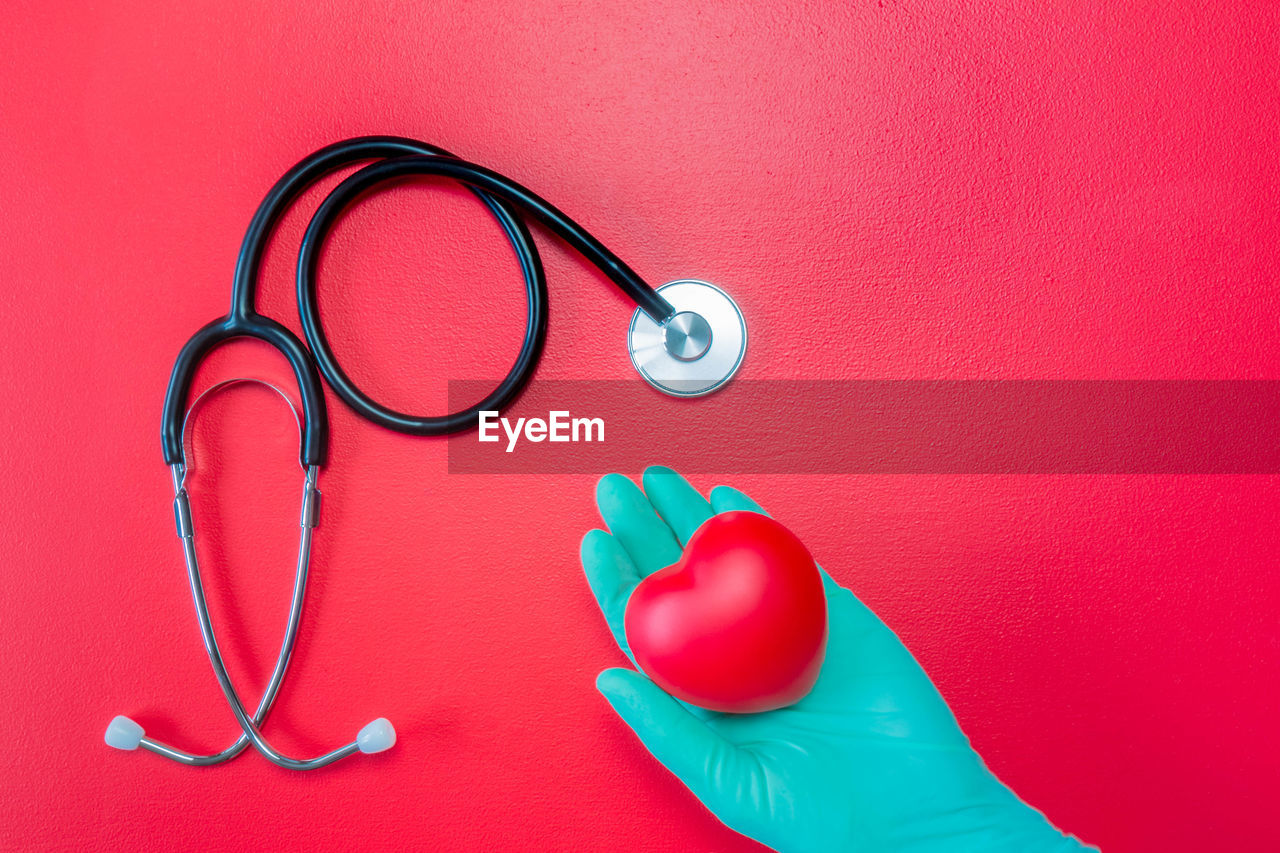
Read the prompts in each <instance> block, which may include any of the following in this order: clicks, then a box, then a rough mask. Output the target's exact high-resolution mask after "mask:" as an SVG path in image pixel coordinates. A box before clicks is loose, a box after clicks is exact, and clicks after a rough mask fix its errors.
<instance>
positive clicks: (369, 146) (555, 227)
mask: <svg viewBox="0 0 1280 853" xmlns="http://www.w3.org/2000/svg"><path fill="white" fill-rule="evenodd" d="M378 159H383V160H384V162H380V163H374V164H373V165H371V166H368V167H366V168H365V169H362V170H360V171H359V172H357V173H355V174H354V175H352V176H351V177H349V178H348V179H347V180H346V181H343V182H342V183H341V184H339V186H338V187H337V188H336V189H335V190H334V191H333V192H332V193H330V195H329V196H328V197H327V198H326V199H325V201H324V203H322V205H321V208H320V210H318V211H317V212H316V215H315V216H314V217H313V218H312V221H311V225H310V226H309V227H308V229H307V237H306V238H304V241H303V246H302V249H301V251H300V252H299V258H298V270H299V276H298V296H299V299H298V302H299V312H300V313H301V314H302V318H303V328H304V331H305V332H306V333H307V339H308V343H310V344H311V345H312V349H313V350H314V351H315V353H316V356H317V358H318V359H320V363H321V367H322V369H324V370H325V376H326V378H327V379H328V380H329V381H330V383H331V384H332V385H333V386H334V390H335V391H336V392H337V393H338V394H339V396H340V397H342V399H343V400H344V401H345V402H346V403H347V404H348V405H350V406H351V407H352V408H353V409H355V410H356V411H357V412H358V413H359V414H361V415H362V416H364V417H366V418H368V419H369V420H371V421H373V422H374V423H378V424H380V425H382V426H386V427H387V428H389V429H394V430H398V431H401V432H410V433H414V434H419V435H440V434H444V433H448V432H455V431H457V430H460V429H465V428H466V427H468V426H471V425H473V424H474V418H475V413H476V412H477V411H479V410H480V409H481V408H489V407H492V408H495V409H498V408H501V406H502V405H503V404H505V403H508V402H510V401H511V400H512V399H514V398H515V397H516V396H517V395H518V394H519V392H520V391H521V390H522V389H523V388H524V385H525V384H526V383H527V382H528V379H529V377H530V375H531V374H532V371H533V368H534V367H535V366H536V364H537V361H538V358H539V356H540V355H541V353H542V348H543V344H544V342H545V340H546V322H547V312H546V303H547V291H546V279H545V276H544V275H543V272H542V263H541V259H540V258H539V256H538V253H537V249H536V247H535V246H534V244H533V240H532V238H531V237H530V235H529V233H528V229H527V228H526V227H525V225H524V223H523V222H522V221H521V220H520V218H519V216H517V215H516V214H515V213H514V211H512V210H511V208H510V207H509V206H508V205H507V204H506V203H504V201H503V200H505V201H506V202H511V203H514V204H515V205H517V206H519V207H520V208H522V209H523V210H525V211H526V212H528V213H529V214H530V215H532V216H533V217H534V218H535V219H537V220H538V221H540V222H542V223H543V224H544V225H546V226H547V227H548V228H550V229H551V230H552V231H553V232H554V233H556V234H557V235H559V236H560V237H561V238H562V239H564V240H565V241H566V242H568V243H569V244H570V245H571V246H573V247H574V248H575V249H577V250H578V251H579V252H581V253H582V254H583V255H584V256H585V257H586V258H587V260H589V261H591V263H593V264H594V265H595V266H597V267H598V268H599V269H600V270H601V271H602V272H604V273H605V275H607V276H608V277H609V278H610V279H611V280H612V281H613V282H614V283H615V284H617V286H618V287H619V288H620V289H621V290H622V291H623V292H624V293H625V294H627V295H628V296H629V297H631V298H632V299H633V300H634V301H635V302H636V303H637V305H639V306H640V308H641V309H642V310H643V311H644V312H645V313H646V314H648V315H649V316H650V317H652V318H653V319H654V320H655V321H657V322H663V321H665V320H666V319H668V318H669V317H670V316H671V315H672V314H673V313H674V310H673V309H672V307H671V305H670V303H668V302H667V301H666V300H665V299H663V298H662V297H661V296H660V295H659V294H658V293H657V292H656V291H654V290H653V289H652V288H650V287H649V286H648V285H647V284H645V282H644V281H643V280H642V279H641V278H640V277H639V276H638V275H636V274H635V272H633V271H632V270H631V269H630V268H629V267H628V266H627V265H626V264H624V263H623V262H622V261H621V260H620V259H619V258H618V257H617V256H616V255H614V254H613V253H612V252H610V251H609V250H608V249H607V248H605V246H604V245H603V244H601V243H600V242H599V241H598V240H596V239H595V238H594V237H592V236H591V235H590V234H588V233H587V232H586V231H585V230H584V229H583V228H582V227H581V226H579V225H577V223H575V222H573V220H571V219H569V218H568V217H567V216H565V215H564V214H563V213H561V212H560V211H559V210H557V209H556V208H555V207H553V206H552V205H551V204H549V203H548V202H546V201H545V200H543V199H542V198H540V197H538V196H537V195H535V194H534V193H533V192H531V191H529V190H528V189H525V188H524V187H522V186H520V185H519V184H517V183H515V182H514V181H510V180H508V179H507V178H504V177H503V176H501V175H499V174H497V173H496V172H492V171H490V170H488V169H485V168H483V167H480V166H476V165H474V164H471V163H466V162H464V161H462V160H458V159H456V158H454V157H453V155H451V154H449V152H447V151H445V150H443V149H441V148H436V147H435V146H432V145H428V144H426V143H424V142H418V141H416V140H413V139H405V138H403V137H395V136H366V137H358V138H356V139H348V140H345V141H343V142H338V143H335V144H333V145H330V146H327V147H325V148H322V149H320V150H319V151H316V152H315V153H313V154H311V155H310V156H309V157H307V158H305V159H304V160H302V161H301V162H299V163H298V164H297V165H295V166H294V167H293V168H292V169H290V170H289V171H288V172H287V173H285V175H284V176H283V177H282V178H280V180H279V181H277V182H276V184H275V185H274V186H273V187H272V188H271V190H270V191H269V192H268V193H267V195H266V198H264V199H263V201H262V203H261V204H260V205H259V206H258V210H257V212H256V213H255V214H254V216H253V219H252V220H251V221H250V223H249V228H248V230H247V231H246V233H245V237H244V241H243V243H242V244H241V247H240V255H239V258H238V259H237V262H236V273H235V281H234V284H233V286H232V291H231V310H230V311H229V312H228V314H227V315H226V316H225V317H222V318H219V319H217V320H214V321H213V322H212V323H209V324H208V325H206V326H204V327H203V328H202V329H200V331H198V332H197V333H196V334H195V335H194V336H193V337H192V338H191V340H189V341H188V342H187V344H186V345H185V346H184V347H183V348H182V351H181V352H180V353H179V354H178V359H177V361H176V362H175V364H174V367H173V373H172V374H171V376H170V379H169V388H168V391H167V393H166V395H165V402H164V415H163V421H162V427H161V440H162V444H163V448H164V458H165V462H166V464H170V465H173V464H177V463H180V462H182V461H183V449H182V421H183V417H184V414H185V412H186V405H187V399H188V396H189V394H190V390H191V382H192V380H193V378H194V376H195V372H196V368H197V367H198V366H199V364H200V361H201V360H202V359H203V358H204V357H205V355H207V354H208V353H209V351H210V350H212V349H214V348H215V347H217V346H218V345H220V344H222V343H224V342H226V341H228V340H230V339H232V338H236V337H253V338H257V339H259V340H262V341H265V342H266V343H268V344H269V345H271V346H273V347H274V348H276V349H277V350H279V351H280V352H281V353H282V354H283V355H284V356H285V358H286V359H287V360H288V361H289V364H290V366H291V367H292V368H293V372H294V377H295V378H296V379H297V382H298V387H299V391H300V393H301V396H302V408H303V416H304V423H303V436H302V446H301V448H300V452H299V457H300V461H301V462H302V464H303V465H323V464H324V462H325V460H326V457H327V454H328V432H329V421H328V412H327V410H326V408H325V402H324V392H323V389H322V388H321V385H320V377H319V374H318V373H317V369H316V364H315V362H313V361H312V359H311V358H310V357H309V355H308V353H307V351H306V348H305V347H303V346H302V343H301V341H299V340H298V338H297V336H295V335H294V334H293V333H292V332H290V331H289V330H288V329H286V328H285V327H284V326H282V325H280V324H279V323H277V322H276V321H274V320H272V319H270V318H268V317H263V316H262V315H260V314H258V313H257V311H256V309H255V290H256V285H257V278H258V270H259V268H260V266H261V262H262V256H263V253H264V252H265V250H266V246H267V243H268V242H269V239H270V237H271V234H272V233H273V231H274V228H275V225H276V223H277V222H278V221H279V220H280V217H281V216H282V215H283V214H284V212H285V211H286V210H288V208H289V206H290V205H291V204H292V203H293V201H294V200H295V199H296V198H297V197H298V196H299V195H300V194H301V193H302V192H303V191H305V190H306V189H307V188H308V187H310V186H311V185H312V184H314V183H315V182H316V181H318V180H320V179H321V178H323V177H324V176H325V175H327V174H330V173H331V172H333V171H335V170H337V169H340V168H342V167H344V166H349V165H351V164H353V163H358V162H363V161H366V160H378ZM388 164H391V165H388ZM383 170H386V171H385V172H384V171H383ZM411 174H416V175H424V174H425V175H440V176H443V177H449V178H454V179H455V180H459V181H461V182H463V183H465V184H467V185H468V186H470V188H471V189H472V191H473V192H474V193H475V194H476V196H477V197H478V198H479V199H480V200H481V201H482V202H483V203H484V204H485V206H486V207H488V208H489V210H490V212H491V213H492V214H493V215H494V216H495V218H496V219H497V220H498V222H499V224H500V225H501V226H502V228H503V231H504V232H505V233H506V235H507V238H508V240H510V241H511V244H512V248H513V249H514V250H515V252H516V255H517V257H518V259H519V260H520V265H521V269H522V271H523V273H524V276H525V284H526V292H527V294H528V300H529V305H528V314H527V324H526V327H525V337H524V342H523V344H522V346H521V351H520V354H519V356H518V357H517V358H516V363H515V365H514V366H513V367H512V370H511V373H509V374H508V376H507V378H506V379H504V380H503V382H502V383H501V384H500V385H499V386H498V388H496V389H495V390H494V392H493V393H492V394H490V395H489V397H487V398H485V400H483V401H481V403H479V404H477V405H475V406H472V407H471V408H470V409H467V410H465V411H462V412H458V413H455V414H452V415H445V416H442V417H411V416H407V415H403V414H400V413H398V412H395V411H392V410H390V409H387V408H386V407H384V406H381V405H379V404H378V403H376V402H374V401H373V400H371V399H369V398H368V397H367V396H366V395H365V394H363V393H362V392H360V390H359V389H358V388H356V387H355V385H354V384H353V383H352V382H351V381H350V379H349V378H348V377H347V376H346V375H345V374H344V373H343V372H342V370H341V368H340V367H339V366H338V364H337V361H336V360H335V359H334V358H333V353H332V350H331V349H330V348H329V346H328V341H327V340H325V339H324V335H323V331H322V330H321V327H320V323H319V312H318V310H317V309H316V304H315V303H316V297H315V268H316V264H317V263H318V260H319V252H320V247H321V245H322V244H323V241H324V237H325V236H326V235H327V233H328V231H329V229H330V228H331V227H332V225H333V222H334V221H336V218H337V216H338V215H339V214H340V213H341V212H342V210H343V209H345V208H346V207H347V206H349V205H350V203H351V202H352V201H354V199H355V197H356V196H358V195H359V194H360V193H361V192H364V191H365V190H367V189H368V188H370V187H372V186H373V184H376V183H379V182H381V181H384V180H391V179H392V178H394V177H398V176H401V175H411ZM362 176H363V177H362ZM353 185H355V186H356V188H355V189H352V186H353ZM344 188H346V189H345V190H344ZM335 196H337V198H336V199H335ZM495 196H496V197H495ZM326 210H327V211H330V212H329V213H326V214H325V215H324V216H323V217H322V215H321V214H322V212H324V211H326ZM304 270H309V274H308V275H306V276H304V274H303V271H304ZM307 294H309V296H308V295H307ZM308 314H310V318H308ZM309 319H310V323H309ZM309 324H310V326H312V327H313V328H314V331H312V330H311V329H309V328H308V325H309ZM317 344H319V346H318V345H317ZM330 370H331V372H330Z"/></svg>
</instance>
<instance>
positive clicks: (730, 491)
mask: <svg viewBox="0 0 1280 853" xmlns="http://www.w3.org/2000/svg"><path fill="white" fill-rule="evenodd" d="M710 498H711V508H712V509H713V510H715V511H716V512H717V513H722V512H734V511H737V510H744V511H746V512H758V513H760V514H761V515H768V514H769V513H767V512H765V511H764V508H763V507H761V506H760V504H758V503H756V502H755V501H754V500H752V499H751V498H750V497H748V496H747V495H746V494H744V493H743V492H740V491H738V490H737V489H735V488H734V487H733V486H716V487H715V488H714V489H712V490H711V495H710Z"/></svg>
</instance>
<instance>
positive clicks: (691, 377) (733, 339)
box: [627, 278, 747, 397]
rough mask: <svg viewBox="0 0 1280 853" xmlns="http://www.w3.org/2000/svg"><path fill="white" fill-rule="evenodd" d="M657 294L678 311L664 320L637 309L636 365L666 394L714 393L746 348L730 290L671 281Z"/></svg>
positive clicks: (631, 339) (631, 340)
mask: <svg viewBox="0 0 1280 853" xmlns="http://www.w3.org/2000/svg"><path fill="white" fill-rule="evenodd" d="M658 293H659V294H661V295H662V297H663V298H664V299H666V300H667V301H668V302H670V303H671V307H673V308H675V310H676V313H675V314H674V315H673V316H672V317H671V318H670V319H669V320H667V321H666V322H665V323H662V324H659V323H655V322H654V321H653V319H652V318H651V317H649V316H648V315H647V314H645V313H644V312H643V311H641V310H640V309H636V312H635V314H633V315H632V317H631V328H630V330H629V332H628V333H627V349H628V350H629V351H630V353H631V363H632V364H634V365H635V368H636V370H637V371H638V372H639V373H640V375H641V376H643V377H644V380H645V381H646V382H648V383H649V384H650V385H652V386H653V387H654V388H657V389H658V390H659V391H661V392H663V393H664V394H670V395H671V396H673V397H700V396H702V395H703V394H710V393H711V392H712V391H715V390H716V389H717V388H719V387H720V386H721V385H724V384H725V383H726V382H728V381H729V380H730V379H731V378H732V377H733V374H735V373H737V371H738V367H739V365H741V364H742V357H743V356H744V355H745V354H746V352H747V324H746V321H744V320H743V319H742V311H740V310H739V309H738V305H737V303H735V302H734V301H733V300H732V299H730V298H729V294H727V293H725V292H724V291H723V290H721V289H720V288H718V287H716V286H715V285H714V284H710V283H708V282H705V281H698V280H697V279H691V278H689V279H681V280H680V281H673V282H669V283H667V284H664V285H662V286H661V287H659V288H658Z"/></svg>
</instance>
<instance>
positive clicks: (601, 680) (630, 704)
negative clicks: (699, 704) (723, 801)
mask: <svg viewBox="0 0 1280 853" xmlns="http://www.w3.org/2000/svg"><path fill="white" fill-rule="evenodd" d="M596 689H597V690H599V691H600V692H601V693H602V694H603V695H604V698H605V699H607V700H608V701H609V704H610V705H612V706H613V710H614V711H616V712H617V714H618V716H619V717H621V718H622V721H623V722H624V723H626V724H627V725H628V726H630V727H631V730H632V731H634V732H635V733H636V736H637V737H639V738H640V742H641V743H643V744H644V746H645V748H646V749H648V750H649V752H651V753H652V754H653V757H654V758H656V759H658V761H660V762H662V764H663V766H664V767H666V768H667V769H668V770H670V771H671V772H672V773H674V774H675V775H676V777H677V778H678V779H679V780H680V781H681V782H683V783H684V784H685V786H686V787H688V788H689V790H690V791H692V792H693V795H694V796H695V797H697V798H698V799H699V800H701V801H702V802H703V803H704V804H705V805H707V806H708V807H709V808H712V809H715V808H716V801H717V800H718V799H719V796H718V795H719V793H720V792H721V790H722V783H723V781H724V779H725V777H726V775H729V774H731V773H732V772H733V770H734V768H733V767H732V766H731V765H734V764H736V759H737V757H738V755H737V753H738V752H739V748H738V747H737V746H735V745H734V744H732V743H730V742H729V741H727V740H725V739H724V738H722V737H721V736H720V735H719V734H717V733H716V732H714V731H712V730H711V729H710V728H708V727H707V725H706V723H704V722H703V721H702V720H700V719H698V718H697V717H695V716H694V715H693V714H691V713H689V709H688V708H686V707H684V706H683V705H681V704H680V703H679V702H677V701H676V700H675V699H673V698H671V696H670V695H669V694H668V693H666V691H664V690H663V689H662V688H660V687H658V685H656V684H654V683H653V682H652V681H650V680H649V679H648V678H646V677H645V676H644V675H642V674H640V673H638V672H634V671H632V670H629V669H620V668H614V669H606V670H605V671H604V672H602V673H600V675H599V676H597V677H596Z"/></svg>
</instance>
